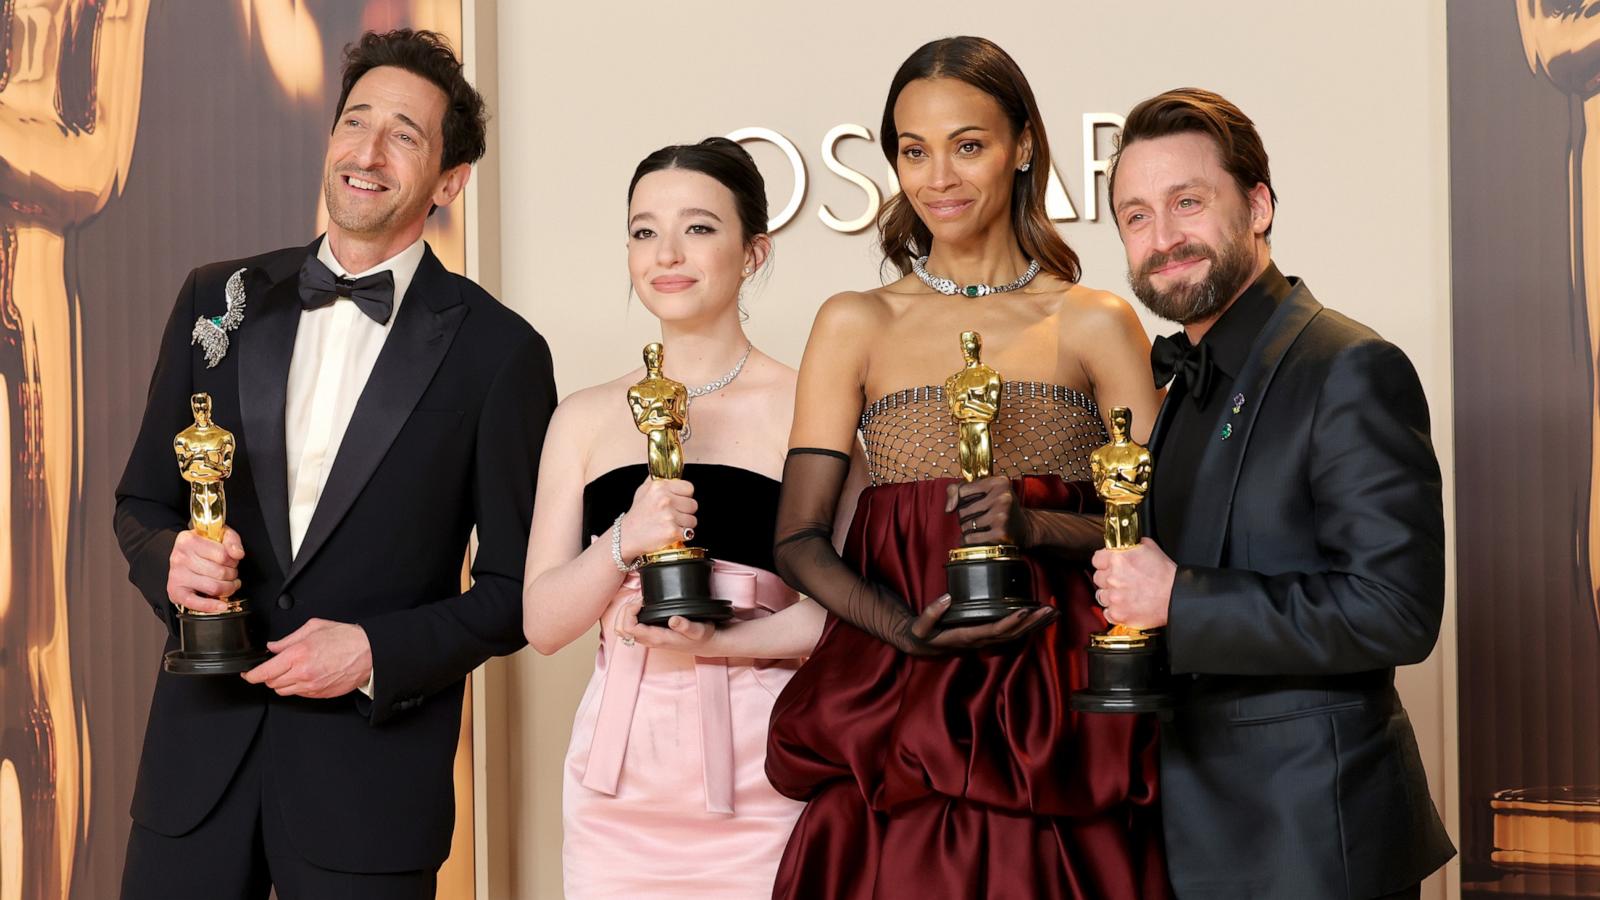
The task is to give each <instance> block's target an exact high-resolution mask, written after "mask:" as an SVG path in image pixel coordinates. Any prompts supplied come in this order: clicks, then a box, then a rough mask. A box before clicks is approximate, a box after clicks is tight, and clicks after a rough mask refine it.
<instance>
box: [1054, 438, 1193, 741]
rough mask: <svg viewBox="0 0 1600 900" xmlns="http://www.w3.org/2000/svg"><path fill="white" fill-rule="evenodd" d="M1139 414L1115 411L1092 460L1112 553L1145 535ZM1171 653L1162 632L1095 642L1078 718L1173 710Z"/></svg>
mask: <svg viewBox="0 0 1600 900" xmlns="http://www.w3.org/2000/svg"><path fill="white" fill-rule="evenodd" d="M1132 422H1133V414H1132V413H1131V412H1130V411H1129V410H1128V408H1127V407H1125V406H1118V407H1115V408H1113V409H1112V410H1111V443H1109V444H1106V445H1105V446H1104V447H1101V448H1100V449H1098V450H1096V451H1095V452H1094V453H1093V454H1091V455H1090V457H1089V469H1090V472H1091V474H1092V476H1093V478H1094V488H1095V492H1096V493H1098V494H1099V495H1100V499H1101V500H1103V501H1105V505H1106V526H1105V540H1106V549H1108V550H1127V549H1130V548H1133V547H1137V546H1139V542H1140V541H1141V540H1143V539H1144V529H1143V527H1142V526H1141V524H1140V521H1139V506H1140V504H1142V503H1143V502H1144V496H1145V494H1146V493H1147V492H1148V491H1149V489H1150V473H1151V469H1152V466H1151V459H1150V451H1149V450H1148V449H1146V448H1145V447H1143V446H1140V445H1139V444H1137V443H1135V442H1134V441H1133V439H1132V438H1131V437H1129V436H1128V428H1129V426H1130V425H1131V424H1132ZM1167 682H1168V676H1167V648H1166V642H1165V639H1164V638H1163V637H1162V633H1161V632H1160V631H1159V630H1150V631H1143V630H1141V629H1138V628H1131V627H1129V626H1127V625H1116V624H1113V625H1112V626H1111V627H1110V628H1108V629H1107V630H1105V631H1102V632H1100V633H1098V634H1092V635H1090V636H1089V686H1088V688H1086V689H1085V690H1082V691H1078V692H1077V693H1075V694H1073V695H1072V708H1073V709H1074V710H1077V711H1078V712H1092V713H1131V712H1152V711H1155V710H1161V709H1166V708H1168V707H1169V706H1171V695H1170V694H1169V693H1168V686H1167Z"/></svg>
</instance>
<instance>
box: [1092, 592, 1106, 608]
mask: <svg viewBox="0 0 1600 900" xmlns="http://www.w3.org/2000/svg"><path fill="white" fill-rule="evenodd" d="M1094 602H1096V603H1098V604H1100V608H1101V609H1105V606H1106V598H1105V591H1102V590H1098V589H1097V590H1096V591H1095V592H1094Z"/></svg>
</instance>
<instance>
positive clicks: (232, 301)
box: [189, 269, 246, 369]
mask: <svg viewBox="0 0 1600 900" xmlns="http://www.w3.org/2000/svg"><path fill="white" fill-rule="evenodd" d="M245 271H246V270H245V269H240V270H239V271H237V272H235V273H233V274H232V275H230V276H228V283H227V285H226V286H225V287H224V288H223V289H222V295H223V299H224V301H225V306H224V307H223V312H222V315H220V316H201V317H200V318H198V319H195V320H194V331H193V333H191V335H190V337H189V343H190V345H191V346H192V345H195V344H198V345H200V347H201V349H203V350H204V351H205V354H206V368H208V369H212V368H216V365H217V363H219V362H222V358H223V357H224V356H226V355H228V332H230V331H233V330H235V329H237V328H238V327H239V323H240V322H243V321H244V300H245V297H244V273H245Z"/></svg>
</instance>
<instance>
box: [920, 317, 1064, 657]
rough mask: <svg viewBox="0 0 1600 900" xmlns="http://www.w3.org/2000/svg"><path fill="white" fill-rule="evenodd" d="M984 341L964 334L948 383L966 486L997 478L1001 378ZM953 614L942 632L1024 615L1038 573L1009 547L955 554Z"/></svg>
mask: <svg viewBox="0 0 1600 900" xmlns="http://www.w3.org/2000/svg"><path fill="white" fill-rule="evenodd" d="M982 350H983V337H982V336H981V335H979V334H978V333H977V332H976V331H963V332H962V333H961V355H962V356H963V358H964V359H965V360H966V365H965V366H963V367H962V369H961V371H959V372H957V373H955V374H954V375H951V376H950V377H949V378H947V379H946V380H945V383H944V398H945V402H947V403H949V404H950V414H951V416H953V417H954V418H955V420H956V431H957V438H956V450H957V456H958V459H959V460H960V464H961V478H962V480H963V481H966V482H973V481H977V480H978V479H980V478H988V477H989V476H990V475H992V474H994V443H993V439H992V437H991V436H990V434H989V428H990V426H991V425H992V424H993V423H994V420H995V417H996V416H997V415H999V412H1000V391H1001V387H1002V385H1003V384H1004V381H1003V380H1002V379H1001V377H1000V373H999V372H996V371H995V370H994V369H993V368H991V367H990V366H988V365H985V364H984V362H983V360H982V359H981V356H980V355H981V353H982ZM944 571H945V581H946V585H947V587H948V589H949V591H950V609H949V610H947V611H946V612H945V614H944V616H942V617H941V618H940V619H939V625H940V627H941V628H956V627H962V626H967V625H983V624H985V623H988V622H996V621H999V620H1000V619H1003V618H1005V617H1006V616H1009V615H1011V614H1012V613H1015V612H1017V611H1019V610H1025V609H1033V608H1034V607H1036V606H1038V605H1039V604H1038V601H1036V600H1034V599H1033V573H1032V572H1031V571H1030V570H1029V569H1028V562H1027V560H1026V559H1024V558H1023V555H1022V551H1020V550H1018V549H1017V548H1016V547H1014V546H1012V545H1010V544H971V545H967V546H962V547H956V548H954V549H952V550H951V551H950V559H949V561H948V562H946V563H945V566H944Z"/></svg>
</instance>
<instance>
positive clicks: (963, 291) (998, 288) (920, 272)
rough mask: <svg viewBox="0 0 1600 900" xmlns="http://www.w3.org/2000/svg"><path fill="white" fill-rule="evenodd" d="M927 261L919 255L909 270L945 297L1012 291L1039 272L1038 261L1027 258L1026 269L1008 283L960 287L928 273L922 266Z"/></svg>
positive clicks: (948, 280)
mask: <svg viewBox="0 0 1600 900" xmlns="http://www.w3.org/2000/svg"><path fill="white" fill-rule="evenodd" d="M927 263H928V258H927V257H926V256H919V257H917V258H916V259H913V260H912V261H911V271H913V272H915V273H917V277H918V278H921V279H922V283H923V284H925V285H927V286H928V287H931V288H933V289H934V290H936V291H938V292H939V293H941V294H944V295H945V296H946V297H954V296H955V295H956V294H960V295H962V296H963V297H987V296H989V295H990V294H1004V293H1006V292H1007V291H1014V290H1016V289H1017V288H1019V287H1022V286H1023V285H1025V284H1027V283H1028V282H1030V281H1032V280H1033V276H1035V275H1037V274H1039V261H1038V260H1037V259H1030V260H1028V270H1027V271H1026V272H1023V273H1022V275H1021V277H1019V278H1018V279H1017V280H1016V281H1013V282H1011V283H1010V284H969V285H967V286H966V287H962V286H961V285H959V284H956V283H955V282H954V281H951V280H950V279H948V278H940V277H939V276H938V275H929V274H928V270H927V269H925V268H923V266H925V265H927Z"/></svg>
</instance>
